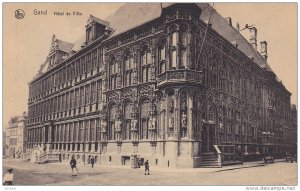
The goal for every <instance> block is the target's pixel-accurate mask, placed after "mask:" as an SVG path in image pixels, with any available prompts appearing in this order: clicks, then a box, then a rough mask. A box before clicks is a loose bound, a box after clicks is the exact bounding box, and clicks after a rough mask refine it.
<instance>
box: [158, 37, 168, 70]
mask: <svg viewBox="0 0 300 191" xmlns="http://www.w3.org/2000/svg"><path fill="white" fill-rule="evenodd" d="M158 63H159V73H164V72H165V71H166V46H165V42H163V43H162V44H161V45H160V46H159V47H158Z"/></svg>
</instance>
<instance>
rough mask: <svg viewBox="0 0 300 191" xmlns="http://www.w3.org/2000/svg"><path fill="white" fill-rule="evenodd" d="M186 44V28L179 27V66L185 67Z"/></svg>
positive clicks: (186, 61) (186, 62)
mask: <svg viewBox="0 0 300 191" xmlns="http://www.w3.org/2000/svg"><path fill="white" fill-rule="evenodd" d="M187 45H188V33H187V28H186V27H183V28H181V29H180V68H182V69H187V64H188V60H187Z"/></svg>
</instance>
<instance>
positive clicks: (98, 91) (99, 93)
mask: <svg viewBox="0 0 300 191" xmlns="http://www.w3.org/2000/svg"><path fill="white" fill-rule="evenodd" d="M101 94H102V80H98V81H97V95H98V96H97V101H98V102H100V100H101Z"/></svg>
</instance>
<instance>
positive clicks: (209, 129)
mask: <svg viewBox="0 0 300 191" xmlns="http://www.w3.org/2000/svg"><path fill="white" fill-rule="evenodd" d="M214 126H215V125H214V124H204V125H203V130H202V134H201V138H202V152H204V153H208V152H213V144H214V143H213V141H214Z"/></svg>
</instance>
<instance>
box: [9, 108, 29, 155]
mask: <svg viewBox="0 0 300 191" xmlns="http://www.w3.org/2000/svg"><path fill="white" fill-rule="evenodd" d="M26 120H27V114H26V113H25V112H24V113H23V115H21V116H15V117H12V118H11V119H10V121H9V126H8V130H7V132H6V137H7V140H8V144H7V145H8V148H7V149H8V152H6V155H8V156H10V157H13V158H19V157H20V154H22V152H24V148H25V144H26V141H25V137H26V135H25V134H26Z"/></svg>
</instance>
